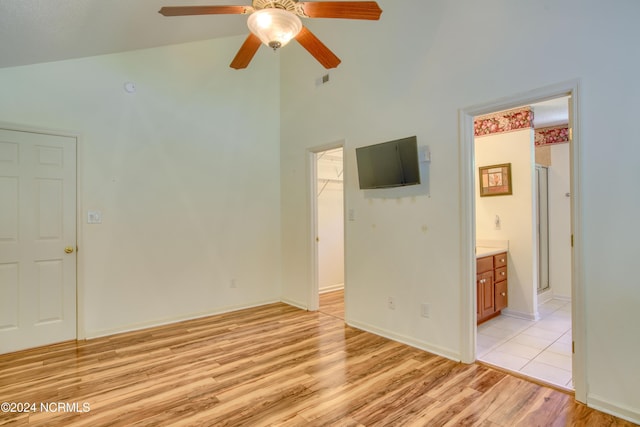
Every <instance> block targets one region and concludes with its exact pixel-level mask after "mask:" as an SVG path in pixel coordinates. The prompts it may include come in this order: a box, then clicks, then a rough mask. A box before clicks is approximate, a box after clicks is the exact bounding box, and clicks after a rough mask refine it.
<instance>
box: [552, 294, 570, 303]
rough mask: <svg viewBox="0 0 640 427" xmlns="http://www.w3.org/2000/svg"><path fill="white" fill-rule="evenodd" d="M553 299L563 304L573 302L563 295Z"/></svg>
mask: <svg viewBox="0 0 640 427" xmlns="http://www.w3.org/2000/svg"><path fill="white" fill-rule="evenodd" d="M553 299H557V300H558V301H563V302H571V297H564V296H562V295H554V296H553Z"/></svg>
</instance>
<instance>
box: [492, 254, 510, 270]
mask: <svg viewBox="0 0 640 427" xmlns="http://www.w3.org/2000/svg"><path fill="white" fill-rule="evenodd" d="M493 264H494V266H495V268H499V267H504V266H506V265H507V253H506V252H505V253H501V254H498V255H494V256H493Z"/></svg>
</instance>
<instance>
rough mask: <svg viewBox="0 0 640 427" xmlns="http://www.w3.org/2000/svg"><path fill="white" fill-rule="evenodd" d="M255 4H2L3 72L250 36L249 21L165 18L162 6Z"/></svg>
mask: <svg viewBox="0 0 640 427" xmlns="http://www.w3.org/2000/svg"><path fill="white" fill-rule="evenodd" d="M203 4H209V5H249V4H251V0H209V1H207V0H194V1H188V0H0V68H2V67H12V66H18V65H28V64H35V63H39V62H49V61H58V60H64V59H71V58H81V57H86V56H94V55H102V54H108V53H115V52H124V51H129V50H136V49H144V48H150V47H157V46H164V45H169V44H176V43H185V42H189V41H196V40H206V39H211V38H217V37H228V36H236V35H242V34H247V33H248V32H249V30H248V29H247V26H246V20H247V17H246V16H243V15H216V16H186V17H183V16H179V17H164V16H162V15H160V14H159V13H158V10H159V9H160V8H161V7H162V6H182V5H203Z"/></svg>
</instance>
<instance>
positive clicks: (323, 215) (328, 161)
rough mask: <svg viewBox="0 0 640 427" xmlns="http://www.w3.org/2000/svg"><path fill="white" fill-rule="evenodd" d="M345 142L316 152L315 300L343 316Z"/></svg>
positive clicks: (326, 310) (331, 313) (334, 314)
mask: <svg viewBox="0 0 640 427" xmlns="http://www.w3.org/2000/svg"><path fill="white" fill-rule="evenodd" d="M343 151H344V150H343V147H342V145H340V146H338V147H334V148H328V149H324V150H321V151H317V152H315V153H313V168H312V169H313V173H312V181H313V183H314V185H313V187H314V188H313V190H312V191H313V194H314V196H315V197H314V200H313V205H314V207H313V212H314V215H313V217H314V230H315V236H314V240H315V242H314V248H315V250H314V252H315V255H314V263H315V265H316V269H315V271H316V273H315V282H316V283H317V286H314V294H315V295H313V300H315V301H318V306H317V307H318V309H319V310H320V311H321V312H323V313H325V314H329V315H331V316H335V317H339V318H341V319H344V283H345V279H344V181H343V177H344V154H343Z"/></svg>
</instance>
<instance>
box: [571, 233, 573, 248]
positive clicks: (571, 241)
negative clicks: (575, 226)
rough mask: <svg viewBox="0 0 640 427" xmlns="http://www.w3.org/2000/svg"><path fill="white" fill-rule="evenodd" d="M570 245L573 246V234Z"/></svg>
mask: <svg viewBox="0 0 640 427" xmlns="http://www.w3.org/2000/svg"><path fill="white" fill-rule="evenodd" d="M571 247H573V234H572V235H571Z"/></svg>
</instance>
